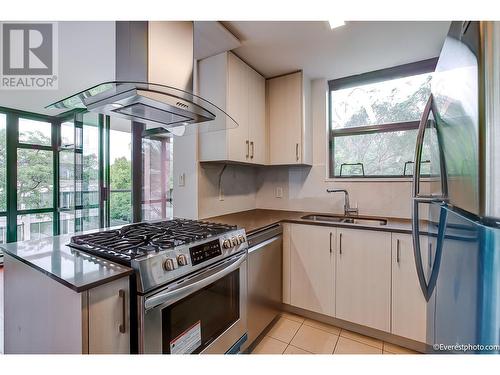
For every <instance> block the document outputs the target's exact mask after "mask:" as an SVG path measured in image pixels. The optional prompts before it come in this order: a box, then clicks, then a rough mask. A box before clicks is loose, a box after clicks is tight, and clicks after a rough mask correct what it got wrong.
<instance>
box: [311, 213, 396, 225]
mask: <svg viewBox="0 0 500 375" xmlns="http://www.w3.org/2000/svg"><path fill="white" fill-rule="evenodd" d="M302 219H304V220H312V221H326V222H334V223H349V224H360V225H387V220H386V219H375V218H369V217H346V216H337V215H305V216H302Z"/></svg>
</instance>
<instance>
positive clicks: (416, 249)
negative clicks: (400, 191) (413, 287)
mask: <svg viewBox="0 0 500 375" xmlns="http://www.w3.org/2000/svg"><path fill="white" fill-rule="evenodd" d="M418 203H419V202H418V201H416V200H414V201H413V213H412V237H413V255H414V257H415V266H416V269H417V276H418V282H419V284H420V289H422V294H423V295H424V298H425V300H426V301H429V300H430V298H431V296H432V293H433V292H434V289H435V287H436V282H437V277H438V274H439V268H440V265H441V254H442V251H443V243H444V237H445V228H446V221H447V218H448V211H447V210H446V209H445V208H444V206H442V207H441V210H440V213H439V225H438V233H437V240H436V254H435V255H434V262H433V263H432V265H431V274H430V277H429V282H427V281H426V279H425V272H424V264H423V261H422V252H421V248H420V225H419V221H418Z"/></svg>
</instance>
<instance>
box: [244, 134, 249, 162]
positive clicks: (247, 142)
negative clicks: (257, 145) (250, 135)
mask: <svg viewBox="0 0 500 375" xmlns="http://www.w3.org/2000/svg"><path fill="white" fill-rule="evenodd" d="M245 143H246V144H247V154H246V158H247V159H248V157H249V156H250V142H249V141H248V139H247V140H246V142H245Z"/></svg>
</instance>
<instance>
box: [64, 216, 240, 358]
mask: <svg viewBox="0 0 500 375" xmlns="http://www.w3.org/2000/svg"><path fill="white" fill-rule="evenodd" d="M69 246H71V247H73V248H75V249H78V250H79V251H84V252H86V253H91V254H93V255H96V256H99V257H102V258H106V259H108V260H111V261H113V262H117V263H121V264H124V265H128V266H129V267H132V268H133V269H134V270H135V271H136V272H135V276H134V279H133V285H134V288H133V289H135V293H134V294H135V297H134V296H133V298H131V301H132V303H131V316H132V320H133V322H134V323H135V324H133V327H135V332H132V335H131V337H132V341H133V342H132V343H131V344H132V345H131V347H132V348H134V351H137V352H138V353H146V354H153V353H159V354H161V353H163V354H184V353H219V354H222V353H231V352H238V351H239V347H240V346H241V345H242V344H243V342H244V341H245V339H246V332H247V317H246V299H247V295H246V294H247V264H246V263H247V250H248V244H247V238H246V234H245V231H244V230H243V229H237V228H236V227H235V226H229V225H224V224H216V223H207V222H201V221H194V220H185V219H173V220H168V221H158V222H144V223H138V224H131V225H127V226H124V227H122V228H120V229H115V230H108V231H101V232H96V233H91V234H85V235H79V236H74V237H73V238H72V239H71V243H70V244H69Z"/></svg>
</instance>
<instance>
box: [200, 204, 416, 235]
mask: <svg viewBox="0 0 500 375" xmlns="http://www.w3.org/2000/svg"><path fill="white" fill-rule="evenodd" d="M311 214H317V215H325V214H326V215H331V213H324V212H323V213H320V212H306V211H281V210H265V209H255V210H248V211H241V212H236V213H232V214H227V215H220V216H213V217H209V218H205V219H203V220H206V221H212V222H218V223H223V224H232V225H237V226H238V227H240V228H244V229H245V231H246V232H247V234H250V235H251V234H252V233H253V232H256V231H258V230H260V229H263V228H265V227H267V226H270V225H273V224H277V223H280V222H286V223H298V224H310V225H322V226H330V227H342V228H358V229H368V230H376V231H383V232H396V233H411V220H409V219H400V218H385V217H375V216H370V218H374V219H385V220H387V224H386V225H368V224H349V223H339V222H325V221H312V220H304V219H302V216H305V215H311ZM361 216H362V217H368V216H364V215H361ZM424 228H425V223H423V228H422V229H424Z"/></svg>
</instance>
